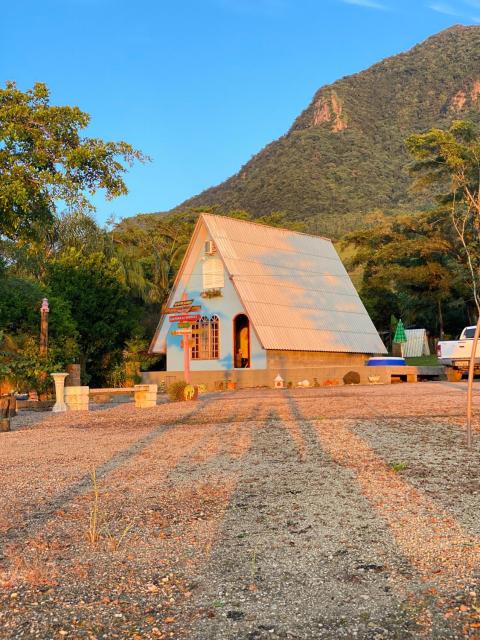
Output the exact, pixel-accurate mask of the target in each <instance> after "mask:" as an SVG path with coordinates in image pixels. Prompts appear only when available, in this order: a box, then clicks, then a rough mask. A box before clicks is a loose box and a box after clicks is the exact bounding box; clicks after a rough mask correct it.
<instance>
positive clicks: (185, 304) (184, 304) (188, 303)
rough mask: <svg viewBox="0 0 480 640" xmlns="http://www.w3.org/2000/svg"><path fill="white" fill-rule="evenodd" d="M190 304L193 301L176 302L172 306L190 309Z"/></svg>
mask: <svg viewBox="0 0 480 640" xmlns="http://www.w3.org/2000/svg"><path fill="white" fill-rule="evenodd" d="M192 304H193V300H177V302H174V303H173V306H174V307H177V308H178V309H181V308H182V307H191V306H192Z"/></svg>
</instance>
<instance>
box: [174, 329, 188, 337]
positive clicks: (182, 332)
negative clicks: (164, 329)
mask: <svg viewBox="0 0 480 640" xmlns="http://www.w3.org/2000/svg"><path fill="white" fill-rule="evenodd" d="M170 333H171V334H172V336H191V335H192V332H191V330H190V329H177V330H176V331H171V332H170Z"/></svg>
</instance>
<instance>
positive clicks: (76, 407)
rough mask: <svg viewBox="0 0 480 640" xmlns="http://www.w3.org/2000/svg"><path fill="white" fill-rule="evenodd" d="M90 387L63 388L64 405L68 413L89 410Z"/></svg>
mask: <svg viewBox="0 0 480 640" xmlns="http://www.w3.org/2000/svg"><path fill="white" fill-rule="evenodd" d="M89 391H90V387H80V386H77V387H65V404H66V405H67V410H68V411H88V410H89V395H88V394H89Z"/></svg>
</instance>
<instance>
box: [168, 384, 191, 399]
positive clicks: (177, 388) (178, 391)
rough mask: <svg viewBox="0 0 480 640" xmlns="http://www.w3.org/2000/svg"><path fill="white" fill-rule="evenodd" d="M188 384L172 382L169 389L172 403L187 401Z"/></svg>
mask: <svg viewBox="0 0 480 640" xmlns="http://www.w3.org/2000/svg"><path fill="white" fill-rule="evenodd" d="M187 386H188V385H187V383H186V382H185V381H184V380H177V381H176V382H172V384H171V385H169V387H168V389H167V393H168V397H169V398H170V400H171V401H172V402H182V401H183V400H185V387H187Z"/></svg>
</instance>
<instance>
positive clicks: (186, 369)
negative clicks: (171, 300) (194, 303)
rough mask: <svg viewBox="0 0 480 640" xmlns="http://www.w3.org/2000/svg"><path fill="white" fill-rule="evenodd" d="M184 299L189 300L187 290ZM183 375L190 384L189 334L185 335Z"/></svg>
mask: <svg viewBox="0 0 480 640" xmlns="http://www.w3.org/2000/svg"><path fill="white" fill-rule="evenodd" d="M182 300H188V296H187V292H186V291H184V292H183V295H182ZM183 377H184V380H185V382H186V383H187V384H190V340H189V336H188V335H184V336H183Z"/></svg>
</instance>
